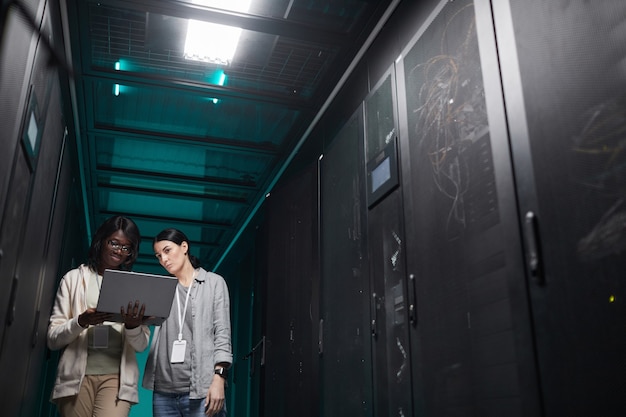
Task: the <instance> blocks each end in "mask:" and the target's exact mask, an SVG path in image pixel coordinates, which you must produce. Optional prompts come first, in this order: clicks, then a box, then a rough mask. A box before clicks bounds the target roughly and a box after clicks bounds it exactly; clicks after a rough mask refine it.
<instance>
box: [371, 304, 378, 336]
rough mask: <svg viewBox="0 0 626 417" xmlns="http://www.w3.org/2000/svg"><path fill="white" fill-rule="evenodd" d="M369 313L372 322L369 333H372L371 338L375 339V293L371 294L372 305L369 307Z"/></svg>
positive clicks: (376, 309)
mask: <svg viewBox="0 0 626 417" xmlns="http://www.w3.org/2000/svg"><path fill="white" fill-rule="evenodd" d="M371 311H372V313H371V314H372V322H371V324H370V325H371V328H370V331H371V332H372V337H376V334H377V331H378V330H377V329H376V319H377V318H378V308H377V301H376V293H373V294H372V305H371Z"/></svg>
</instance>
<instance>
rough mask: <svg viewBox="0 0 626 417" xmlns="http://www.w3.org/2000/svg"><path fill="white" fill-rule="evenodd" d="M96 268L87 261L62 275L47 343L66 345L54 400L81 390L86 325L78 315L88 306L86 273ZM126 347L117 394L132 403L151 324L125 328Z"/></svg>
mask: <svg viewBox="0 0 626 417" xmlns="http://www.w3.org/2000/svg"><path fill="white" fill-rule="evenodd" d="M91 274H93V271H91V270H90V269H89V267H87V266H86V265H81V266H79V267H78V268H76V269H72V270H71V271H69V272H68V273H67V274H65V276H64V277H63V278H62V279H61V283H60V284H59V289H58V291H57V295H56V300H55V302H54V307H53V308H52V315H51V316H50V322H49V324H48V347H49V348H50V349H51V350H59V349H63V348H65V349H64V350H63V352H62V353H61V358H60V359H59V365H58V367H57V376H56V380H55V382H54V389H53V390H52V395H51V400H52V401H53V402H54V400H56V399H57V398H62V397H69V396H72V395H76V394H78V391H79V390H80V384H81V382H82V380H83V377H84V376H85V369H86V367H87V343H88V341H87V329H85V328H83V327H81V325H80V324H78V315H79V314H81V313H82V312H83V311H85V310H86V309H87V296H86V294H87V285H88V282H89V280H88V279H87V277H89V275H91ZM122 338H123V340H124V348H123V350H122V358H121V364H120V389H119V392H118V395H117V396H118V398H119V399H121V400H125V401H128V402H130V403H137V402H139V394H138V391H137V385H138V379H139V367H138V366H137V358H136V356H135V352H141V351H143V350H144V349H146V347H147V346H148V341H149V339H150V328H149V327H148V326H143V325H142V326H139V327H136V328H134V329H126V328H124V332H123V334H122Z"/></svg>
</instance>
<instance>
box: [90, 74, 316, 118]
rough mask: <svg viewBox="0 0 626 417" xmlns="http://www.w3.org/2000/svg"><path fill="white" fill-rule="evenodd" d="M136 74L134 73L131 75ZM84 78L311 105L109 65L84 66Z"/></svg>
mask: <svg viewBox="0 0 626 417" xmlns="http://www.w3.org/2000/svg"><path fill="white" fill-rule="evenodd" d="M134 74H137V75H134ZM81 77H82V78H84V79H87V80H92V81H93V80H108V81H110V82H112V83H114V84H125V85H135V86H147V87H159V88H170V89H174V90H177V91H186V92H189V93H194V94H203V95H207V96H217V97H218V98H221V97H233V98H241V99H245V100H251V101H255V102H256V101H259V102H263V103H270V104H278V105H280V106H283V107H286V108H289V109H295V110H301V111H302V110H310V109H312V108H313V105H312V104H311V103H310V102H309V101H308V100H306V99H302V98H299V97H294V96H286V95H284V94H272V93H271V92H269V91H268V92H264V91H258V90H254V91H251V90H245V89H242V88H233V87H224V86H219V85H214V84H208V83H203V82H199V81H190V80H184V79H179V78H173V77H170V76H164V75H158V74H150V73H145V72H144V73H131V72H127V71H116V70H114V69H112V68H103V67H95V66H92V67H91V68H87V69H85V70H84V71H83V73H82V74H81Z"/></svg>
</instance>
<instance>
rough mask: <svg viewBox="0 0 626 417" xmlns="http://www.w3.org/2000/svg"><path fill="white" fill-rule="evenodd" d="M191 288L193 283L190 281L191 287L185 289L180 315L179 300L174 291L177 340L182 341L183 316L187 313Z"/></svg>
mask: <svg viewBox="0 0 626 417" xmlns="http://www.w3.org/2000/svg"><path fill="white" fill-rule="evenodd" d="M181 285H182V284H181ZM192 286H193V281H191V285H190V286H189V288H188V289H187V295H186V296H185V308H184V309H183V311H182V313H181V311H180V298H179V297H178V291H176V304H178V330H179V331H178V340H183V322H184V321H185V314H186V313H187V303H188V302H189V294H190V293H191V287H192Z"/></svg>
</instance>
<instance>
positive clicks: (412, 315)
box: [409, 274, 417, 327]
mask: <svg viewBox="0 0 626 417" xmlns="http://www.w3.org/2000/svg"><path fill="white" fill-rule="evenodd" d="M415 285H416V284H415V275H413V274H409V323H411V325H412V326H413V327H415V326H417V291H416V288H415Z"/></svg>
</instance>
